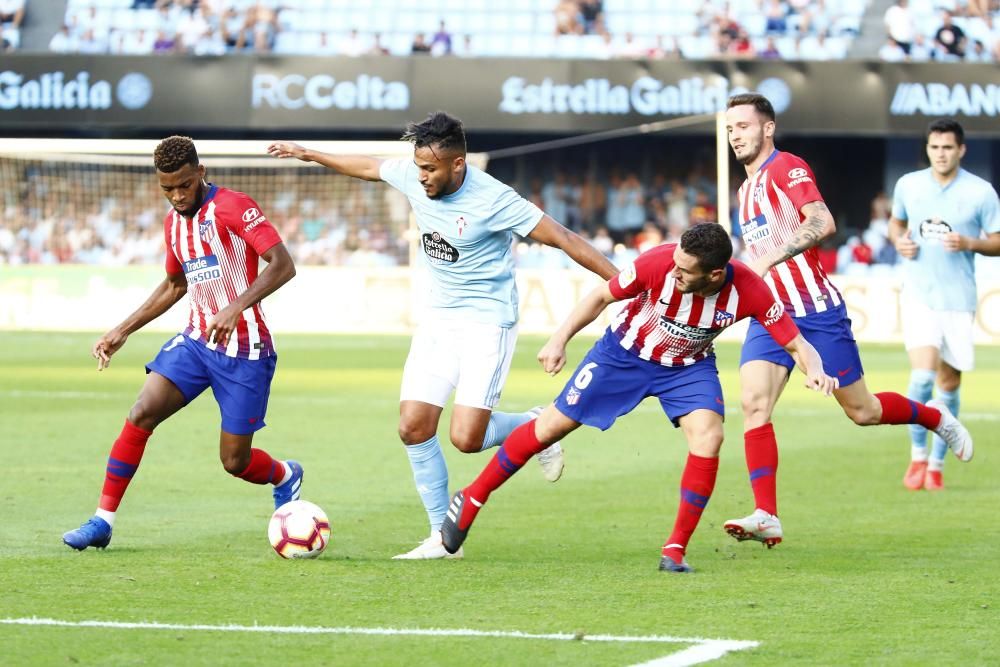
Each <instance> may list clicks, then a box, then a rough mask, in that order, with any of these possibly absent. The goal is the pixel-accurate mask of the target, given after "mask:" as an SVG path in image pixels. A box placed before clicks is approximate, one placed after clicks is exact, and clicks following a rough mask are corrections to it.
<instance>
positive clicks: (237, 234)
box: [163, 185, 281, 359]
mask: <svg viewBox="0 0 1000 667" xmlns="http://www.w3.org/2000/svg"><path fill="white" fill-rule="evenodd" d="M163 233H164V237H165V239H166V244H167V261H166V269H167V273H168V274H170V275H175V274H178V273H183V274H184V275H185V276H186V278H187V284H188V289H187V292H188V298H189V302H190V304H191V316H190V319H189V321H188V326H187V329H185V330H184V334H185V335H187V336H189V337H190V338H193V339H195V340H199V341H201V342H202V343H204V344H205V346H206V347H207V348H208V349H210V350H216V349H217V350H218V351H219V352H223V353H225V354H226V356H230V357H239V358H241V359H260V358H261V357H267V356H270V355H272V354H274V343H273V341H272V340H271V332H270V331H268V328H267V323H266V322H265V320H264V311H263V310H262V309H261V306H260V304H259V303H256V304H254V305H253V306H252V307H250V308H248V309H246V310H244V311H243V317H242V319H240V321H239V324H238V325H237V328H236V331H235V332H234V335H232V336H230V337H229V344H228V345H227V346H226V347H225V348H224V349H223V348H219V345H218V343H215V342H209V341H208V338H207V336H206V335H205V331H206V329H207V325H208V321H209V320H210V319H211V318H212V316H213V315H215V314H216V313H218V312H219V311H220V310H222V309H223V308H225V307H226V306H228V305H229V304H230V303H231V302H232V301H234V300H235V299H236V297H237V296H239V295H240V294H242V293H243V292H245V291H247V289H249V287H250V285H251V284H252V283H253V281H254V280H256V279H257V265H258V261H259V257H260V256H261V255H262V254H263V253H265V252H267V251H268V250H269V249H271V248H272V247H274V246H275V245H277V244H278V243H281V237H280V236H278V232H277V231H276V230H275V229H274V227H273V226H272V225H271V223H270V222H269V221H268V220H267V218H266V217H265V216H264V214H263V213H261V211H260V208H259V207H258V206H257V203H256V202H255V201H254V200H253V199H251V198H250V197H248V196H247V195H245V194H243V193H242V192H234V191H233V190H227V189H226V188H220V187H217V186H215V185H212V186H211V187H210V188H209V190H208V192H207V193H206V194H205V201H204V202H202V205H201V208H199V209H198V212H197V213H195V214H194V216H192V217H190V218H185V217H184V216H183V215H181V214H180V213H178V212H177V211H174V210H171V211H170V212H169V213H167V216H166V217H165V218H164V219H163Z"/></svg>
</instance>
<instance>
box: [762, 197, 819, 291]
mask: <svg viewBox="0 0 1000 667" xmlns="http://www.w3.org/2000/svg"><path fill="white" fill-rule="evenodd" d="M801 211H802V215H803V217H804V218H805V219H804V220H803V221H802V224H800V225H799V228H798V229H797V230H795V233H794V234H792V237H791V238H790V239H788V241H786V242H785V243H783V244H781V245H780V246H778V247H777V248H775V249H774V250H772V251H771V252H769V253H768V254H766V255H764V256H763V257H761V258H760V259H757V260H754V262H753V263H752V264H751V265H750V267H751V268H752V269H753V270H754V271H756V272H757V275H759V276H765V275H767V272H768V271H770V270H771V267H772V266H775V265H777V264H781V263H782V262H784V261H785V260H787V259H791V258H792V257H795V256H796V255H798V254H799V253H801V252H804V251H806V250H808V249H809V248H812V247H813V246H817V245H819V243H820V241H822V240H823V239H825V238H828V237H830V236H833V235H834V234H835V233H836V231H837V223H835V222H834V220H833V215H832V214H831V213H830V209H828V208H827V207H826V204H825V203H823V202H822V201H813V202H809V203H808V204H806V205H804V206H803V207H802V209H801Z"/></svg>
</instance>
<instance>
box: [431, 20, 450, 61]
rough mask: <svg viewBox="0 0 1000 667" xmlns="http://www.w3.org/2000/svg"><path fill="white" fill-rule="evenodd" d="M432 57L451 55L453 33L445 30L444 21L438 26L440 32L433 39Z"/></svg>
mask: <svg viewBox="0 0 1000 667" xmlns="http://www.w3.org/2000/svg"><path fill="white" fill-rule="evenodd" d="M431 55H432V56H450V55H451V33H450V32H448V30H447V29H446V28H445V26H444V21H441V23H440V24H438V31H437V32H436V33H434V37H433V38H431Z"/></svg>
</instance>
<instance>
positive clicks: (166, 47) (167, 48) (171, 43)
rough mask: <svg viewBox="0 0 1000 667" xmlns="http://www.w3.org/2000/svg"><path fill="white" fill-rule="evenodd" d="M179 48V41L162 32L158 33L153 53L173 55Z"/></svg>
mask: <svg viewBox="0 0 1000 667" xmlns="http://www.w3.org/2000/svg"><path fill="white" fill-rule="evenodd" d="M176 47H177V40H175V39H174V38H173V36H171V35H168V34H167V33H166V32H164V31H163V30H161V31H160V32H158V33H156V40H155V41H154V42H153V53H173V52H174V51H175V49H176Z"/></svg>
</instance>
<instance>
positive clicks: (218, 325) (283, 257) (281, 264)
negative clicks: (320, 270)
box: [205, 243, 295, 345]
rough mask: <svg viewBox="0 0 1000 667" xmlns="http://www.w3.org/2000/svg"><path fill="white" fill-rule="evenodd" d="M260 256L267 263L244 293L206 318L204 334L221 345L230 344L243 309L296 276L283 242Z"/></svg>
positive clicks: (290, 257) (293, 264)
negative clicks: (206, 324) (230, 338)
mask: <svg viewBox="0 0 1000 667" xmlns="http://www.w3.org/2000/svg"><path fill="white" fill-rule="evenodd" d="M261 257H263V258H264V261H265V262H267V266H265V267H264V270H263V271H261V272H260V275H258V276H257V279H256V280H254V281H253V283H252V284H251V285H250V287H248V288H247V290H246V291H245V292H243V293H242V294H240V295H239V296H237V297H236V299H235V300H233V301H232V302H231V303H230V304H229V305H228V306H226V307H225V308H223V309H222V310H220V311H219V312H217V313H216V314H215V316H214V317H213V318H212V319H211V320H209V321H208V326H207V327H206V330H205V335H206V336H207V337H208V340H215V341H216V342H217V343H219V344H220V345H228V344H229V336H230V335H232V333H233V332H234V331H235V330H236V325H237V324H239V321H240V317H242V314H243V311H244V310H246V309H247V308H250V307H251V306H253V305H254V304H255V303H257V302H258V301H261V300H263V299H264V297H266V296H268V295H270V294H273V293H274V292H275V291H276V290H277V289H278V288H279V287H281V286H282V285H284V284H285V283H287V282H288V281H289V280H291V279H292V278H294V277H295V262H294V261H293V260H292V256H291V255H290V254H289V253H288V248H286V247H285V244H284V243H278V244H275V245H273V246H271V247H270V248H268V249H267V251H265V252H264V253H263V254H261Z"/></svg>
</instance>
